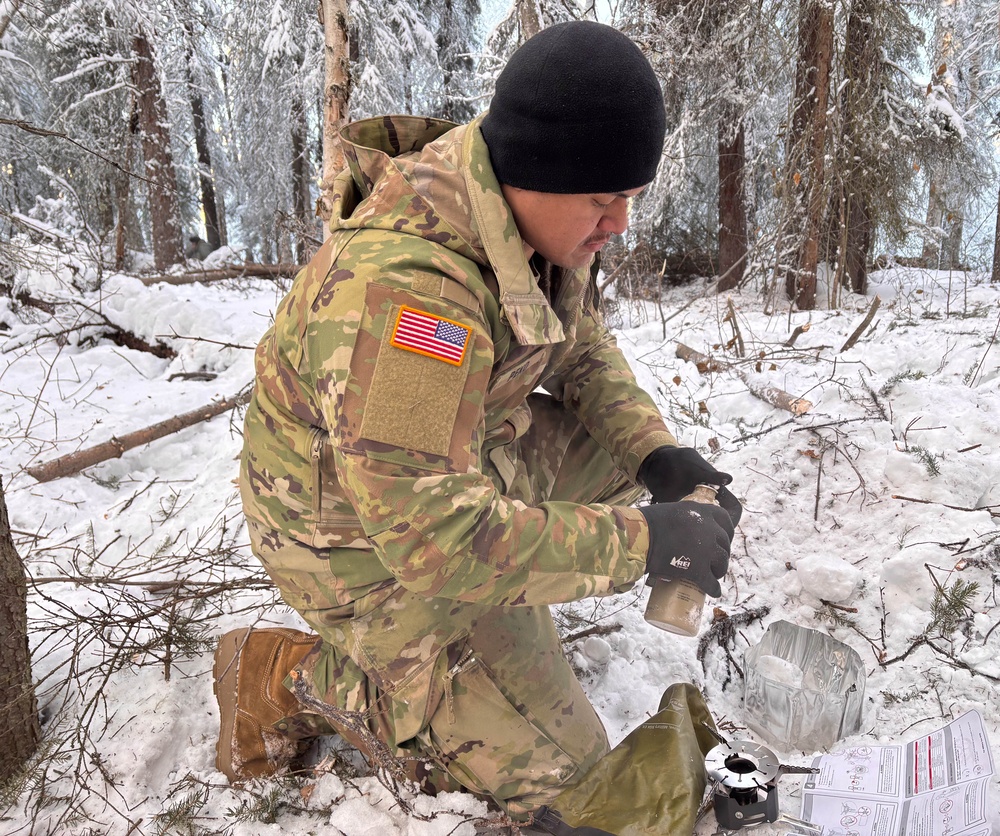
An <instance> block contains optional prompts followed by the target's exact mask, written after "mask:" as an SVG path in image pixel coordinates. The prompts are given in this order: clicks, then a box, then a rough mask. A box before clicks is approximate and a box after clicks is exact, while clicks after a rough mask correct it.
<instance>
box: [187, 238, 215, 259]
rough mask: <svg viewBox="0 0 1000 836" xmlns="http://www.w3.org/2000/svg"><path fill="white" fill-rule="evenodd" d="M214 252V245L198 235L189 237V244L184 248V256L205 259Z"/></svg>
mask: <svg viewBox="0 0 1000 836" xmlns="http://www.w3.org/2000/svg"><path fill="white" fill-rule="evenodd" d="M212 252H213V247H212V245H211V244H209V243H208V241H205V240H204V239H202V238H201V237H200V236H198V235H192V236H191V237H190V238H188V245H187V247H185V248H184V258H196V259H198V260H199V261H204V260H205V259H206V258H208V257H209V255H211V254H212Z"/></svg>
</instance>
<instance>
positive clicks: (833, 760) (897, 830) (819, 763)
mask: <svg viewBox="0 0 1000 836" xmlns="http://www.w3.org/2000/svg"><path fill="white" fill-rule="evenodd" d="M812 765H813V766H814V767H815V768H817V769H818V770H819V772H818V773H817V774H815V775H810V776H809V778H808V779H807V780H806V782H805V784H804V785H803V788H802V815H801V817H802V818H803V819H805V820H806V821H808V822H813V823H815V824H821V825H823V836H990V832H989V831H990V825H989V818H988V816H987V810H986V799H987V788H988V783H989V780H990V778H991V777H992V776H993V758H992V755H991V754H990V748H989V741H988V739H987V737H986V729H985V727H984V726H983V718H982V717H981V716H980V714H979V712H978V711H969V712H967V713H965V714H963V715H962V716H961V717H959V718H957V719H955V720H952V722H950V723H948V725H946V726H944V727H943V728H940V729H938V730H936V731H933V732H931V733H929V734H927V735H924V736H923V737H919V738H917V739H916V740H913V741H911V742H910V743H907V744H906V745H905V746H855V747H853V748H850V749H846V750H845V751H843V752H836V753H834V754H831V755H822V756H820V757H818V758H816V759H815V760H814V761H813V763H812Z"/></svg>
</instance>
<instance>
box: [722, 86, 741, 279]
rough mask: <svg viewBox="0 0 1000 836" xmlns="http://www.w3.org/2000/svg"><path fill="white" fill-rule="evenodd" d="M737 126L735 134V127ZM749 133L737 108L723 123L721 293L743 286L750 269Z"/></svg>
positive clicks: (730, 112) (728, 113)
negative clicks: (748, 258) (747, 149)
mask: <svg viewBox="0 0 1000 836" xmlns="http://www.w3.org/2000/svg"><path fill="white" fill-rule="evenodd" d="M734 123H735V131H734V128H733V125H734ZM745 172H746V130H745V128H744V125H743V121H742V120H741V119H740V118H739V115H738V113H737V112H736V109H735V108H733V107H732V106H730V107H727V108H726V113H725V115H724V116H723V117H722V119H720V120H719V275H720V276H722V279H721V280H720V281H719V290H720V291H726V290H732V289H733V288H735V287H737V286H739V284H740V282H741V281H742V279H743V273H744V270H745V269H746V256H747V206H746V191H745V187H744V182H745Z"/></svg>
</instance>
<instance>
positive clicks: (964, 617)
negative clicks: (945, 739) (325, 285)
mask: <svg viewBox="0 0 1000 836" xmlns="http://www.w3.org/2000/svg"><path fill="white" fill-rule="evenodd" d="M29 255H30V256H31V258H30V259H29V262H30V261H32V260H33V264H34V266H32V264H31V263H26V264H25V266H23V267H22V268H21V269H20V270H19V272H18V274H17V278H16V284H15V293H18V292H24V293H27V294H29V295H30V297H32V298H33V299H36V300H44V301H47V302H48V303H50V305H51V307H49V308H48V310H47V311H46V310H42V309H40V308H37V307H24V306H21V305H18V304H17V303H15V302H12V301H11V300H10V299H0V356H2V358H3V359H2V362H0V438H2V440H3V441H2V443H3V449H4V454H3V473H2V476H3V480H4V488H5V492H6V497H7V504H8V507H9V512H10V521H11V526H12V529H13V530H14V532H15V542H16V545H17V547H18V551H19V553H20V555H21V557H22V558H23V559H24V562H25V566H26V568H27V572H28V574H29V617H30V620H31V623H30V639H31V645H32V651H33V666H34V675H35V679H36V681H37V683H38V696H39V704H40V708H41V711H42V715H43V718H44V724H45V725H44V732H45V735H44V742H43V747H42V752H41V757H40V758H39V760H38V761H37V763H35V764H33V766H32V769H31V771H30V772H29V773H28V774H27V775H26V778H25V781H24V783H23V785H22V791H21V792H20V793H19V794H17V793H14V794H13V795H8V796H7V797H3V798H0V801H3V803H4V804H3V809H2V810H0V834H15V833H18V834H28V833H35V834H43V833H61V834H62V833H68V834H89V833H106V834H117V835H118V836H126V834H128V836H131V834H144V833H151V834H152V833H191V834H197V833H227V834H233V836H239V835H240V834H270V833H274V834H278V833H285V832H303V833H305V832H308V833H313V834H318V836H335V835H336V834H347V836H362V835H363V834H371V836H375V834H379V836H382V834H389V835H390V836H391V834H400V836H403V834H405V835H406V836H446V834H454V836H470V835H471V834H472V833H474V832H475V827H474V824H473V823H472V820H473V819H475V818H476V817H481V816H483V815H485V814H486V807H485V805H484V804H483V803H481V802H479V801H477V800H475V799H473V798H471V797H469V796H465V795H458V794H452V795H445V796H442V797H439V798H437V799H430V798H426V797H416V798H415V797H413V796H412V795H408V796H406V799H408V805H407V806H409V807H410V809H409V810H406V809H404V808H402V807H401V806H400V805H399V803H398V801H397V800H395V799H394V798H393V797H392V795H391V794H390V793H389V792H388V791H387V790H386V789H385V788H383V787H382V786H381V785H380V784H379V783H378V782H377V781H376V780H375V779H374V778H373V777H370V776H364V775H356V774H353V773H352V772H351V770H350V768H349V764H345V763H344V762H343V761H342V759H339V758H338V757H335V755H336V753H335V751H334V750H332V749H331V748H330V747H327V748H326V749H325V750H324V751H323V752H321V753H320V754H321V755H326V756H327V757H326V759H325V760H324V761H323V763H322V765H321V768H319V769H318V771H317V775H316V776H315V777H313V778H310V779H308V780H298V781H284V782H278V781H274V782H268V783H266V784H264V785H262V786H255V787H251V788H247V789H242V790H236V789H233V788H230V787H229V786H228V785H227V784H226V782H225V780H224V778H223V776H221V775H220V774H219V773H218V772H217V771H216V770H215V768H214V745H215V739H216V734H217V725H218V713H217V709H216V705H215V701H214V698H213V695H212V682H211V679H212V677H211V661H212V655H211V650H212V648H213V646H214V641H215V639H216V638H217V637H218V636H219V635H220V634H221V633H222V632H224V631H226V630H228V629H231V628H234V627H238V626H246V625H250V624H256V625H274V624H286V625H291V626H296V627H301V626H302V624H301V622H300V621H299V619H298V617H297V615H296V614H295V613H294V612H292V611H290V610H289V609H288V608H287V607H285V606H284V605H283V604H282V603H281V601H280V600H278V599H277V597H276V595H275V593H274V591H273V589H272V588H271V587H270V585H269V584H268V583H267V581H266V578H265V576H264V575H263V572H262V570H261V568H260V567H259V565H258V564H257V563H256V561H255V560H254V559H253V557H252V556H251V555H250V553H249V549H248V547H247V537H246V533H245V529H244V527H243V522H242V516H241V512H240V508H239V501H238V493H237V486H236V477H237V472H238V463H237V457H238V454H239V449H240V445H241V440H240V420H239V415H238V413H231V414H227V415H223V416H220V417H217V418H214V419H213V420H211V421H208V422H204V423H200V424H197V425H196V426H193V427H191V428H189V429H185V430H183V431H181V432H178V433H175V434H172V435H170V436H167V437H166V438H163V439H161V440H158V441H155V442H153V443H151V444H148V445H144V446H141V447H137V448H135V449H133V450H130V451H128V452H126V453H124V455H122V456H121V457H120V458H116V459H112V460H109V461H106V462H104V463H102V464H99V465H97V466H94V467H91V468H89V469H88V470H86V471H84V472H83V473H80V474H77V475H73V476H68V477H65V478H62V479H58V480H55V481H51V482H47V483H44V484H40V483H37V482H36V481H35V480H34V479H33V478H32V477H31V476H30V475H29V474H28V473H27V472H26V471H25V468H26V467H29V466H33V465H37V464H39V463H40V462H43V461H47V460H50V459H52V458H55V457H56V456H61V455H65V454H67V453H71V452H74V451H76V450H78V449H82V448H85V447H89V446H92V445H94V444H97V443H99V442H102V441H108V440H110V439H111V438H112V437H119V436H122V435H124V434H126V433H128V432H131V431H134V430H137V429H140V428H142V427H145V426H147V425H150V424H153V423H156V422H158V421H162V420H164V419H166V418H169V417H172V416H174V415H177V414H180V413H183V412H187V411H189V410H194V409H197V408H200V407H203V406H205V405H206V404H208V403H210V402H211V401H213V400H220V399H222V398H225V397H230V396H233V395H235V394H237V393H239V392H240V391H241V390H244V389H245V387H247V386H248V385H249V384H250V382H251V380H252V356H253V351H252V349H253V346H254V345H255V344H256V342H257V340H258V339H259V337H260V335H261V334H262V333H263V331H264V330H265V328H266V327H267V325H268V323H269V318H270V316H271V313H272V311H273V310H274V308H275V306H276V304H277V302H278V301H279V299H280V298H281V295H282V293H283V288H282V287H281V286H280V285H278V284H275V283H273V282H270V281H263V280H258V281H242V282H236V281H226V282H218V283H213V284H207V285H201V284H193V285H186V286H170V285H166V284H154V285H152V286H148V287H147V286H145V285H143V284H142V283H141V282H140V281H139V280H138V279H136V278H134V277H130V276H125V275H106V276H103V278H102V281H101V282H100V283H99V287H98V282H97V276H96V274H95V273H94V270H93V268H92V266H90V265H89V264H88V263H87V262H86V261H85V260H84V259H82V258H81V257H80V256H79V255H76V254H67V253H64V252H59V251H56V250H48V249H45V248H43V247H35V248H34V249H33V250H31V251H30V252H29ZM876 295H878V296H879V297H880V298H881V307H880V309H879V310H878V312H877V314H876V316H875V318H874V320H873V322H872V323H871V325H870V326H869V327H867V328H866V329H865V330H864V332H863V334H862V335H861V336H860V338H859V339H858V341H857V342H856V344H855V345H854V346H853V347H851V348H848V349H847V350H842V347H843V346H844V343H845V342H846V341H847V340H848V337H850V336H851V335H852V333H853V332H854V331H855V329H856V328H857V326H858V325H859V323H861V321H862V319H863V318H864V315H865V312H866V311H867V310H868V309H869V306H870V305H871V303H872V300H873V298H874V297H875V296H876ZM730 300H731V303H732V312H733V315H732V316H730V318H729V319H728V320H727V319H726V317H727V314H728V313H729V305H728V302H729V301H730ZM608 316H609V321H610V322H611V323H612V324H613V325H615V327H616V330H617V332H618V335H619V344H620V345H621V347H622V349H623V350H624V351H625V353H626V354H627V355H628V357H629V358H630V360H631V362H632V364H633V367H634V369H635V370H636V374H637V376H638V378H639V381H640V383H641V384H642V385H643V386H645V387H646V388H647V389H648V390H649V391H650V392H651V393H653V395H654V397H655V398H656V400H657V402H658V403H659V405H660V407H661V409H662V411H663V414H664V416H665V418H666V420H667V422H668V425H669V426H671V427H672V428H674V429H675V431H676V433H677V435H678V438H679V440H680V441H681V443H683V444H686V445H691V446H694V447H696V448H698V449H699V450H700V451H701V452H702V453H703V454H705V455H706V456H709V457H711V458H712V460H713V461H714V462H715V463H716V464H717V466H718V467H719V468H720V469H723V470H726V471H728V472H730V473H732V474H733V475H734V477H735V481H734V484H733V486H732V487H733V490H734V491H735V493H736V494H737V496H739V497H740V499H741V500H742V501H743V503H744V506H745V509H746V510H745V514H744V517H743V520H742V523H741V525H740V526H739V529H738V532H737V536H736V540H735V543H734V550H733V561H732V564H731V571H730V575H729V576H728V577H727V579H726V581H725V582H724V584H723V589H724V592H723V597H722V598H721V599H720V600H719V601H716V602H714V603H715V606H716V607H718V608H719V610H718V611H717V613H720V612H721V616H713V610H712V607H707V608H706V612H705V620H704V623H703V629H702V636H701V638H700V639H687V638H681V637H676V636H672V635H668V634H666V633H663V632H660V631H658V630H656V629H654V628H652V627H650V626H649V625H648V624H646V623H645V622H644V621H643V618H642V609H643V605H644V598H645V595H646V589H645V587H640V588H638V589H636V590H635V591H633V592H630V593H628V594H625V595H622V596H618V597H615V598H609V599H602V600H587V601H581V602H578V603H576V604H573V605H568V606H564V607H559V608H557V611H556V620H557V623H558V625H559V627H560V630H561V631H562V633H563V635H564V636H566V650H567V654H568V655H569V657H570V658H571V660H572V661H573V663H574V665H575V666H576V668H577V669H578V671H579V674H580V677H581V680H582V681H583V683H584V686H585V688H586V690H587V692H588V694H589V695H590V697H591V699H592V700H593V702H594V704H595V705H596V707H597V710H598V712H599V713H600V715H601V717H602V719H603V720H604V722H605V725H606V727H607V730H608V734H609V737H610V738H611V740H612V742H613V743H614V742H617V741H619V740H621V739H622V738H623V737H624V736H625V734H626V733H627V732H628V731H629V730H630V729H632V728H634V727H635V726H636V725H637V724H638V723H640V722H641V721H642V720H643V719H644V718H646V717H648V716H650V715H651V714H652V713H653V712H654V711H655V709H656V705H657V702H658V700H659V697H660V695H661V693H662V691H663V690H664V689H665V688H666V686H668V685H669V684H671V683H673V682H676V681H690V682H694V683H696V684H697V685H698V686H699V687H700V688H702V689H703V691H704V693H705V695H706V698H707V700H708V703H709V706H710V708H711V709H712V712H713V714H714V716H715V717H716V718H717V720H718V721H719V722H720V724H721V725H722V727H723V728H724V729H725V730H727V733H729V734H731V735H732V736H736V737H754V734H753V733H752V732H751V731H749V730H748V729H747V717H746V714H745V710H744V707H743V704H742V699H743V676H742V668H743V665H744V659H743V654H744V651H745V650H746V649H747V648H748V647H750V646H752V645H755V644H756V643H757V642H758V641H759V640H760V638H761V636H762V635H763V633H764V630H765V628H766V627H767V626H768V625H769V624H771V623H773V622H775V621H779V620H785V621H789V622H792V623H794V624H797V625H801V626H804V627H810V628H814V629H818V630H821V631H823V632H826V633H828V634H829V635H831V636H833V637H835V638H836V639H838V640H840V641H842V642H844V643H845V644H847V645H849V646H850V647H851V648H853V649H854V650H855V651H857V653H858V654H859V655H860V657H861V660H862V661H863V665H864V669H865V672H866V675H867V676H866V681H865V683H864V684H865V699H864V705H863V716H862V725H861V729H860V731H858V732H857V733H856V734H854V735H851V736H850V737H847V738H845V739H843V740H841V741H838V742H837V743H836V744H834V745H833V746H832V747H831V749H833V750H836V749H840V748H843V747H848V746H860V745H873V744H887V743H904V742H907V741H909V740H912V739H913V738H914V737H917V736H919V735H921V734H925V733H927V732H929V731H932V730H934V729H937V728H939V727H940V726H942V725H944V723H945V722H947V721H948V720H950V719H952V718H954V717H957V716H959V715H960V714H962V713H963V712H965V711H967V710H969V709H973V708H974V709H977V710H978V711H979V712H980V713H981V714H982V716H983V719H984V722H985V725H986V728H987V731H988V735H989V739H990V747H991V749H992V751H993V752H994V760H996V753H997V752H1000V699H998V697H997V694H998V692H1000V689H998V683H1000V628H998V624H1000V603H998V600H997V591H998V586H1000V529H998V526H997V521H998V519H1000V485H998V474H1000V430H998V423H1000V347H998V346H997V345H996V341H997V336H998V325H1000V305H998V288H997V287H996V286H995V285H992V286H991V285H990V284H989V283H988V277H986V276H984V275H975V274H965V273H944V272H929V271H923V270H916V269H902V268H896V269H892V270H887V271H883V272H880V273H876V274H874V275H873V276H872V287H871V289H870V291H869V293H868V295H867V297H861V296H854V295H850V294H845V295H844V298H843V299H842V300H841V303H840V305H839V307H838V308H837V309H834V310H829V309H822V310H817V311H813V312H796V313H791V314H789V313H788V312H787V310H779V311H778V312H775V313H768V312H767V304H766V302H765V300H764V299H763V297H762V294H761V293H760V292H758V291H756V290H747V291H742V292H738V293H733V294H729V295H727V296H717V295H714V294H713V293H706V286H705V284H704V283H696V284H694V285H688V286H685V287H682V288H675V289H672V290H669V291H665V295H664V297H663V299H662V303H661V304H660V305H657V304H654V303H651V302H640V301H635V300H629V299H624V298H621V299H614V300H610V304H609V314H608ZM805 324H808V325H809V326H810V327H809V329H808V330H806V331H804V332H800V333H799V335H798V337H797V338H796V339H795V340H794V343H793V344H792V345H787V343H788V342H789V339H790V336H791V334H792V333H793V331H794V330H795V329H796V328H797V326H801V325H805ZM115 326H117V328H119V329H121V330H122V331H125V332H129V333H131V334H135V335H138V336H140V337H142V338H143V339H144V340H146V341H147V342H149V343H153V344H155V343H162V344H163V345H165V346H166V347H168V348H169V349H172V352H161V353H166V354H172V355H173V356H163V357H158V356H156V355H154V354H152V353H149V352H148V351H140V350H135V349H132V348H128V347H124V346H120V345H118V344H116V342H114V341H112V340H111V339H108V335H109V334H112V333H113V332H115ZM678 342H680V343H683V344H685V345H687V346H690V347H691V348H693V349H695V350H697V351H700V352H702V353H705V354H711V355H713V357H715V358H716V359H719V360H721V361H723V362H725V363H726V364H728V366H727V368H725V369H723V370H721V371H707V370H704V371H701V370H699V368H698V367H697V366H696V365H695V364H693V363H690V362H685V361H683V360H681V359H678V358H677V357H676V356H675V349H676V344H677V343H678ZM741 346H742V349H741ZM767 386H772V387H777V388H779V389H781V390H784V391H786V392H788V393H790V394H792V395H794V396H796V397H801V398H805V399H806V400H808V401H810V402H811V404H812V406H811V408H810V409H809V410H808V411H807V412H806V413H805V414H803V415H801V416H798V417H795V416H793V415H792V414H791V413H789V412H786V411H782V410H780V409H777V408H775V407H773V406H771V405H770V404H768V403H766V402H765V401H764V400H762V399H761V398H759V397H757V396H755V395H753V394H751V391H750V389H751V388H752V389H755V390H760V389H762V388H765V387H767ZM713 618H715V621H714V622H713ZM779 754H780V756H781V759H782V761H783V762H784V763H790V764H795V765H799V766H804V765H808V764H809V762H810V760H811V758H812V755H813V752H812V751H801V750H796V749H793V750H779ZM798 784H799V778H798V777H797V776H788V777H785V778H783V779H782V784H781V787H782V808H783V809H785V810H787V812H789V813H791V814H792V815H798V798H797V787H798ZM711 818H712V816H711V814H709V815H708V817H707V818H706V819H705V820H704V821H703V822H702V823H701V824H700V825H699V829H698V833H699V834H709V833H713V832H714V831H715V826H714V822H713V821H710V819H711ZM824 824H826V825H827V829H826V831H825V832H826V833H827V834H844V833H846V832H847V831H845V830H844V829H842V828H841V827H840V825H839V824H838V823H836V822H825V823H824ZM982 827H983V832H989V831H992V832H995V833H1000V784H998V781H997V777H996V776H994V777H993V779H992V781H991V783H990V790H989V814H988V819H987V821H986V822H984V823H982ZM755 832H764V833H771V832H773V833H782V832H785V831H784V830H782V829H780V828H778V827H776V826H772V827H765V828H762V829H758V830H757V831H755ZM914 832H916V831H914Z"/></svg>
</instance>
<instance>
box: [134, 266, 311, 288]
mask: <svg viewBox="0 0 1000 836" xmlns="http://www.w3.org/2000/svg"><path fill="white" fill-rule="evenodd" d="M302 267H303V265H301V264H240V265H236V266H234V267H220V268H218V269H217V270H195V271H191V272H188V273H177V274H173V275H172V274H166V275H161V276H140V277H139V281H141V282H142V283H143V284H144V285H146V286H147V287H149V285H152V284H174V285H179V284H195V283H196V282H218V281H222V280H223V279H249V278H270V279H278V278H294V276H295V274H296V273H298V272H299V270H301V269H302Z"/></svg>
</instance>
